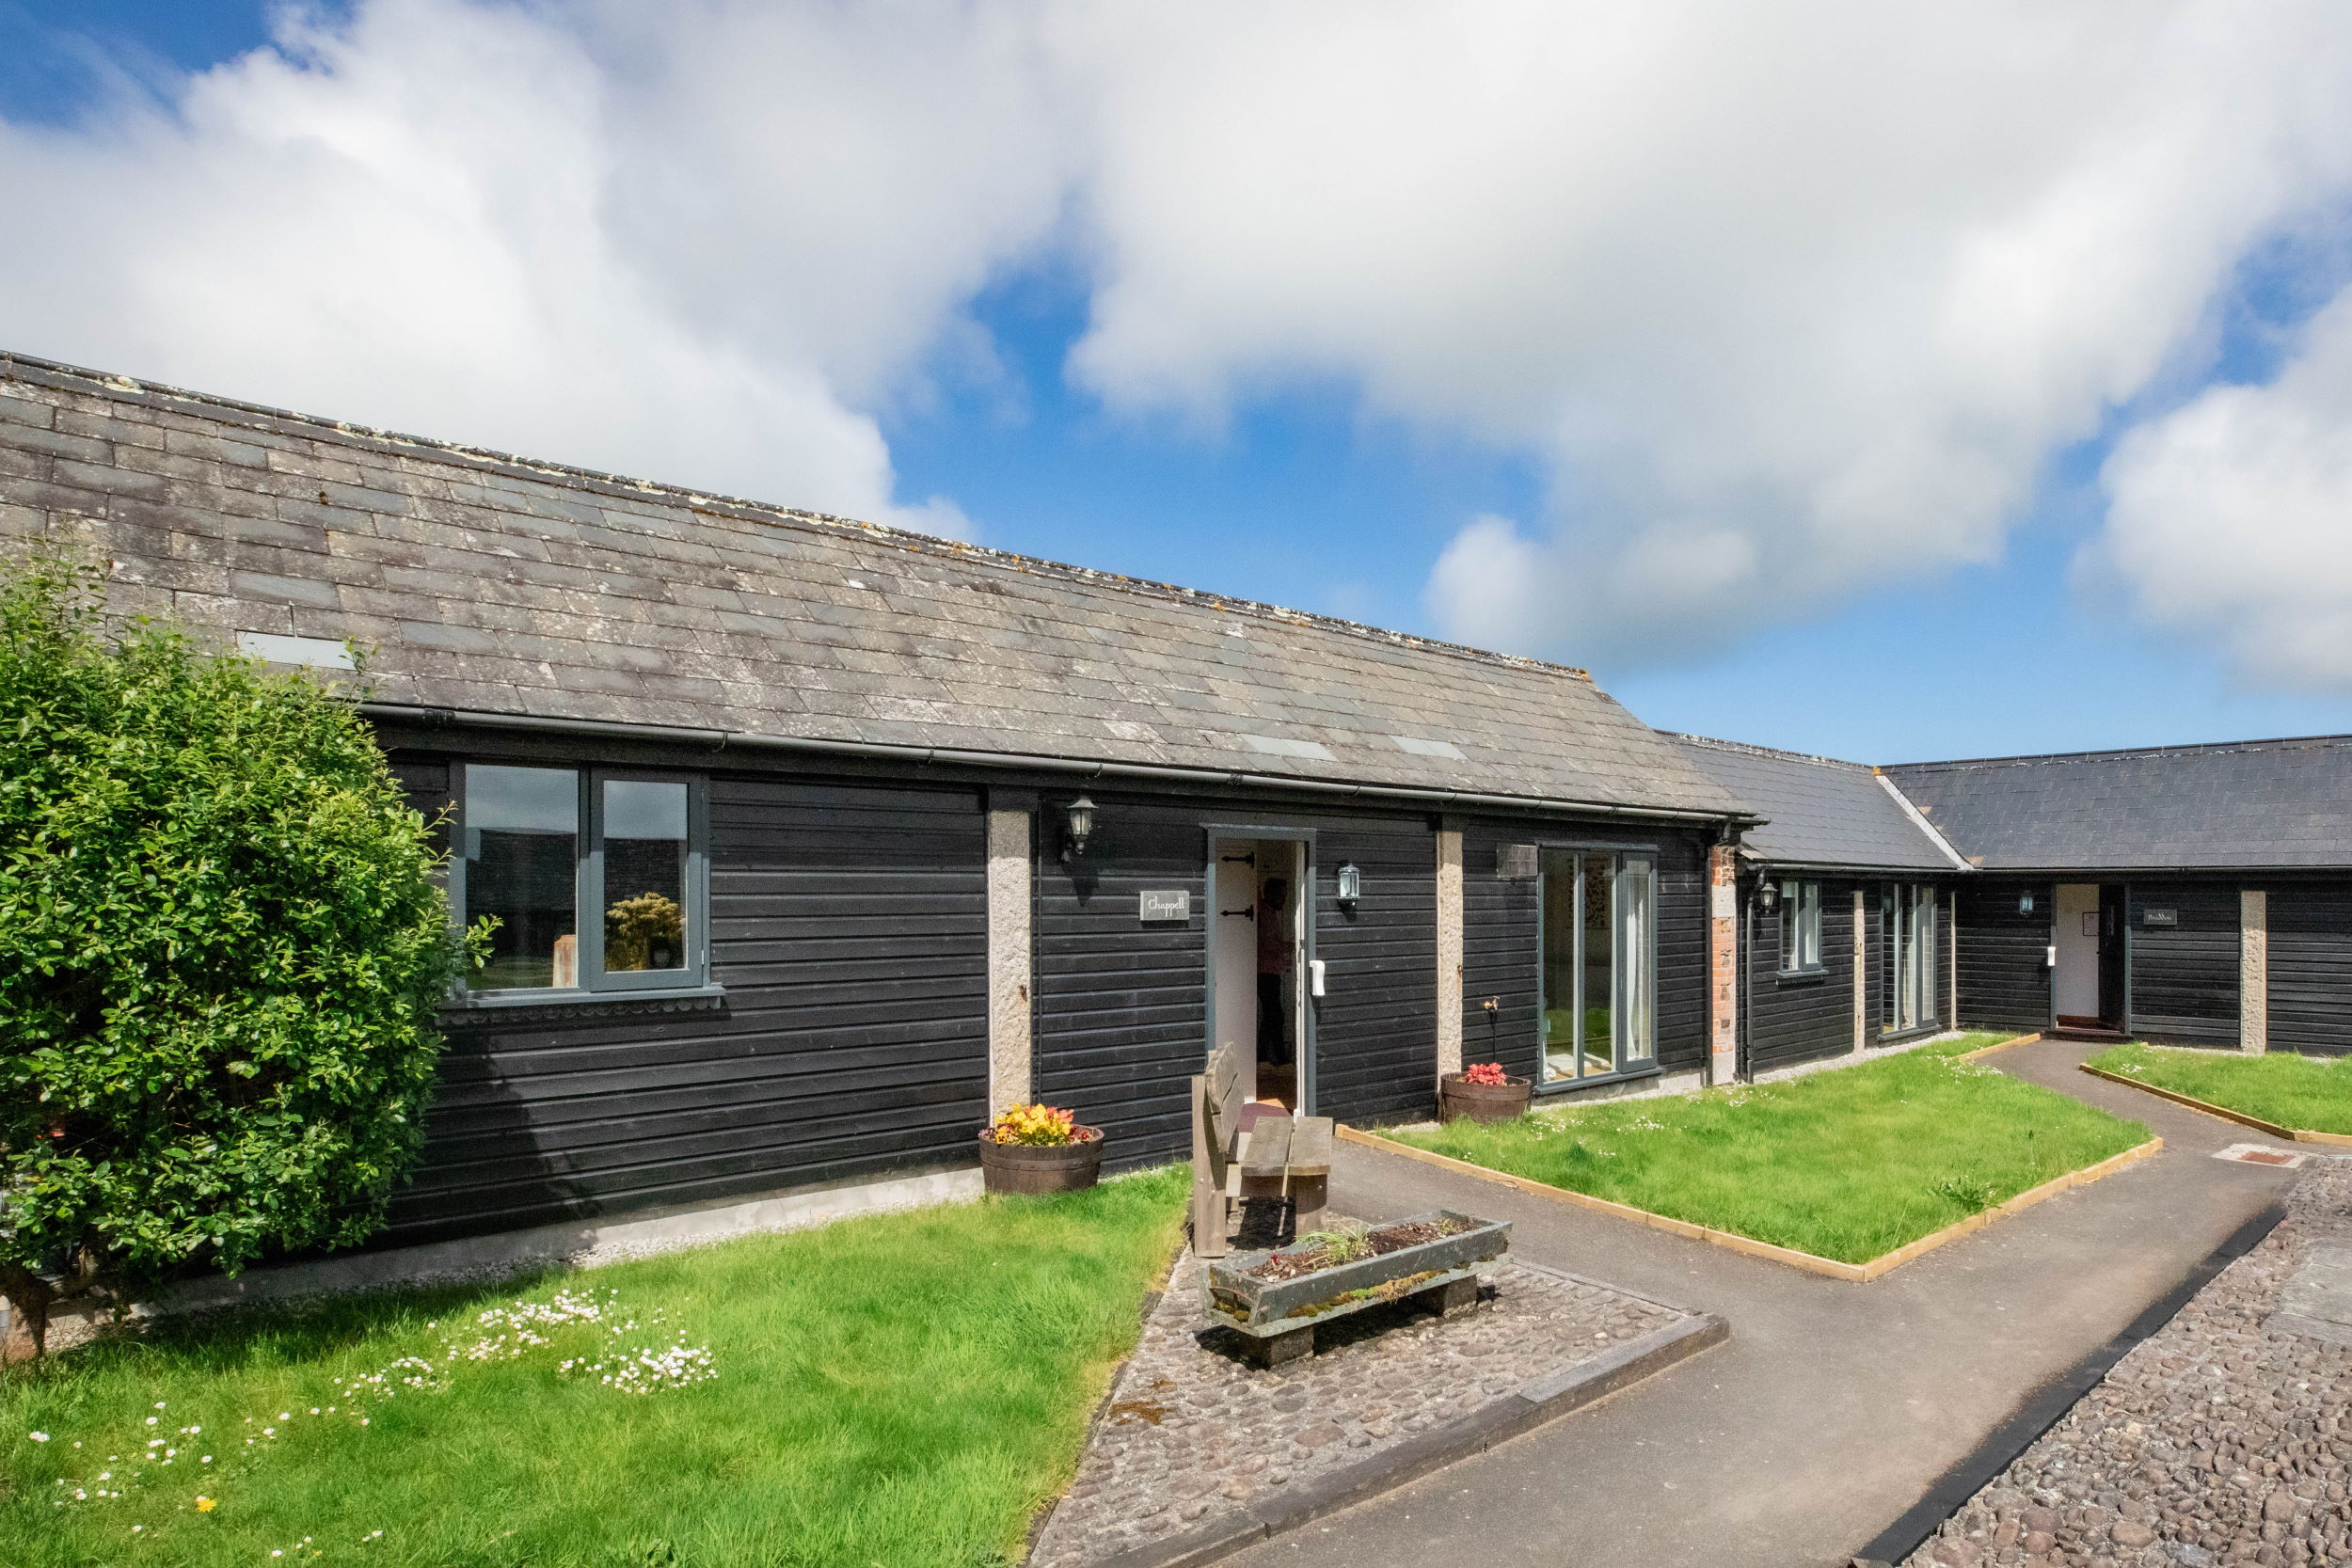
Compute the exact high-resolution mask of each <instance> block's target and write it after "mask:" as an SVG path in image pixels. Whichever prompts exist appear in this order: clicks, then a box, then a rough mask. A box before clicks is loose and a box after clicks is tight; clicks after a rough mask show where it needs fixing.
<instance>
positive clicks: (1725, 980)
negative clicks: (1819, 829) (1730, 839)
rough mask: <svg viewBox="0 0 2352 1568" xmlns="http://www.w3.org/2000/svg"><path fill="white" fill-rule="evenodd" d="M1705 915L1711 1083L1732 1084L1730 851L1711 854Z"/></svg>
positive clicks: (1733, 896)
mask: <svg viewBox="0 0 2352 1568" xmlns="http://www.w3.org/2000/svg"><path fill="white" fill-rule="evenodd" d="M1707 913H1708V921H1707V974H1708V984H1707V996H1708V1013H1707V1046H1708V1069H1707V1078H1708V1083H1711V1084H1728V1083H1730V1082H1731V1081H1732V1080H1733V1079H1734V1078H1736V1077H1738V1076H1739V1073H1740V919H1739V864H1738V851H1737V849H1735V848H1734V847H1733V846H1731V845H1728V844H1717V845H1712V846H1709V847H1708V851H1707Z"/></svg>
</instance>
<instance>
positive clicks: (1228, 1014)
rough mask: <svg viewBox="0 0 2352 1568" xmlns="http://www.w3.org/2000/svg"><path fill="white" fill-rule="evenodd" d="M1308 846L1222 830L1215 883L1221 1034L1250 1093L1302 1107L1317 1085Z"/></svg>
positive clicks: (1291, 1107)
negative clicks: (1310, 1012) (1310, 1013)
mask: <svg viewBox="0 0 2352 1568" xmlns="http://www.w3.org/2000/svg"><path fill="white" fill-rule="evenodd" d="M1215 864H1216V878H1215V880H1214V883H1213V886H1212V889H1211V892H1212V896H1213V897H1214V899H1215V906H1214V907H1215V909H1216V916H1215V919H1216V950H1215V958H1214V961H1215V963H1216V1040H1217V1043H1219V1044H1232V1045H1234V1046H1237V1047H1239V1048H1240V1052H1241V1056H1242V1060H1243V1061H1244V1063H1246V1064H1248V1065H1247V1066H1246V1068H1245V1071H1246V1072H1248V1073H1249V1074H1250V1075H1251V1077H1250V1080H1249V1083H1248V1092H1249V1098H1250V1099H1252V1100H1258V1101H1274V1102H1276V1103H1278V1104H1279V1105H1281V1106H1282V1107H1283V1108H1284V1109H1286V1110H1290V1111H1295V1112H1300V1113H1302V1114H1304V1113H1306V1112H1308V1111H1310V1110H1311V1107H1309V1106H1307V1105H1306V1104H1305V1103H1304V1101H1307V1100H1309V1099H1311V1097H1312V1096H1313V1093H1314V1073H1313V1064H1312V1061H1311V1059H1310V1058H1311V1050H1312V1047H1311V1044H1310V1043H1309V1042H1310V1039H1311V1033H1310V1030H1309V1028H1308V1018H1307V986H1306V978H1307V951H1306V948H1307V920H1306V911H1307V909H1308V907H1309V905H1310V903H1311V898H1310V897H1309V895H1308V889H1307V887H1306V876H1305V873H1306V846H1305V845H1304V844H1301V843H1298V842H1297V841H1295V840H1292V839H1269V838H1220V839H1218V840H1216V862H1215Z"/></svg>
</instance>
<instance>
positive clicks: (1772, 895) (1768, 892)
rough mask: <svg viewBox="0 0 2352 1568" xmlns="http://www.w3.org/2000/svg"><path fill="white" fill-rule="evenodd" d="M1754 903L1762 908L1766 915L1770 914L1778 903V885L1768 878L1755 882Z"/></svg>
mask: <svg viewBox="0 0 2352 1568" xmlns="http://www.w3.org/2000/svg"><path fill="white" fill-rule="evenodd" d="M1756 902H1757V903H1758V904H1761V905H1762V906H1763V907H1764V912H1765V913H1766V914H1770V913H1772V909H1773V907H1774V906H1775V905H1777V904H1778V903H1779V902H1780V883H1778V882H1777V881H1774V880H1773V879H1772V878H1770V877H1767V878H1765V879H1763V880H1761V881H1759V882H1757V883H1756Z"/></svg>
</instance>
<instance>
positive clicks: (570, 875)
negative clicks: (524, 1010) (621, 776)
mask: <svg viewBox="0 0 2352 1568" xmlns="http://www.w3.org/2000/svg"><path fill="white" fill-rule="evenodd" d="M465 814H466V918H467V919H468V920H469V921H471V920H479V919H480V918H482V917H483V916H484V915H487V916H489V917H490V919H491V920H492V921H493V922H494V923H495V924H494V928H493V929H492V931H491V933H490V957H489V960H488V961H487V962H486V963H485V964H484V965H483V966H482V968H481V969H479V970H477V971H476V972H475V974H474V975H473V979H472V985H473V987H474V989H475V990H530V989H537V988H545V987H550V986H553V987H560V988H564V989H569V988H571V987H574V986H577V985H579V984H580V940H579V935H578V933H579V930H580V918H579V911H580V901H579V887H580V882H579V868H580V775H579V774H578V773H576V772H574V771H572V770H571V769H570V768H478V767H470V766H469V767H468V768H467V769H466V802H465Z"/></svg>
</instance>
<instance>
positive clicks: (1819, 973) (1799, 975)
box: [1772, 969, 1829, 986]
mask: <svg viewBox="0 0 2352 1568" xmlns="http://www.w3.org/2000/svg"><path fill="white" fill-rule="evenodd" d="M1828 978H1829V971H1828V970H1826V969H1780V970H1774V971H1773V972H1772V980H1773V983H1774V984H1776V985H1783V986H1818V985H1820V984H1821V983H1822V982H1823V981H1825V980H1827V979H1828Z"/></svg>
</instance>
